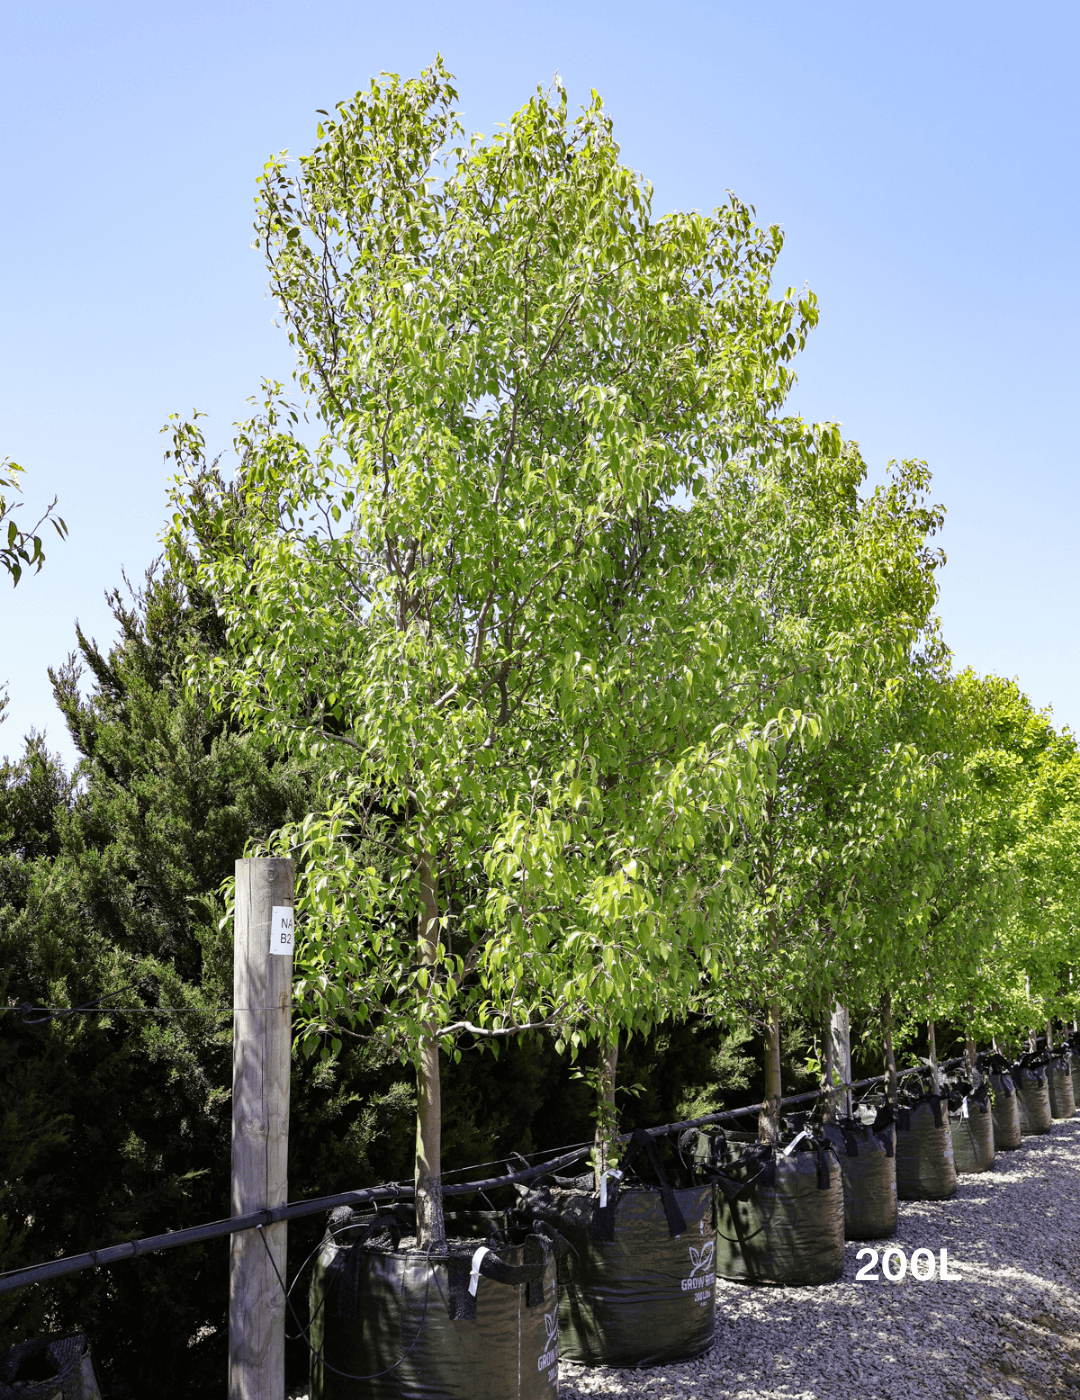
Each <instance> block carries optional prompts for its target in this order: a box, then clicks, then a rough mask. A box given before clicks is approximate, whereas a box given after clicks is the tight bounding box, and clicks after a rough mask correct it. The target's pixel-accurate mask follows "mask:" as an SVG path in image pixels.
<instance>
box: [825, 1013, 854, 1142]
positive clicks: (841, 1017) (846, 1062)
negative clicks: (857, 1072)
mask: <svg viewBox="0 0 1080 1400" xmlns="http://www.w3.org/2000/svg"><path fill="white" fill-rule="evenodd" d="M829 1033H830V1035H831V1038H832V1045H833V1059H834V1060H835V1062H836V1069H837V1072H838V1074H839V1076H840V1082H841V1084H850V1083H851V1079H852V1075H851V1015H850V1013H849V1012H848V1009H847V1007H846V1006H841V1005H840V1004H839V1002H838V1003H837V1004H836V1006H835V1007H834V1008H833V1013H832V1016H831V1017H830V1019H829ZM837 1098H838V1100H839V1104H840V1108H841V1110H842V1111H843V1113H844V1116H845V1117H847V1118H850V1117H851V1090H850V1089H841V1090H840V1091H839V1093H838V1095H837Z"/></svg>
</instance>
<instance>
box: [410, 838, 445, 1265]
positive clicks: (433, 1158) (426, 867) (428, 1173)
mask: <svg viewBox="0 0 1080 1400" xmlns="http://www.w3.org/2000/svg"><path fill="white" fill-rule="evenodd" d="M420 904H421V914H420V936H419V939H418V948H419V961H420V965H421V967H433V966H434V964H435V957H436V953H437V951H438V946H439V889H438V885H437V884H436V880H435V875H434V872H433V869H432V862H431V857H430V856H429V855H428V854H427V852H425V853H424V855H423V856H422V857H421V860H420ZM427 1029H429V1030H430V1031H431V1032H433V1031H434V1026H433V1025H432V1026H430V1027H428V1028H427ZM414 1182H415V1186H416V1237H417V1244H418V1245H419V1246H420V1248H421V1249H426V1248H427V1247H428V1246H429V1245H435V1246H437V1247H438V1246H442V1245H444V1244H445V1243H446V1221H445V1220H444V1218H443V1193H442V1087H441V1084H440V1080H439V1042H438V1039H437V1038H436V1036H435V1035H434V1034H429V1035H427V1036H426V1037H425V1039H424V1040H423V1041H422V1043H421V1045H420V1055H419V1059H418V1060H417V1065H416V1168H415V1176H414Z"/></svg>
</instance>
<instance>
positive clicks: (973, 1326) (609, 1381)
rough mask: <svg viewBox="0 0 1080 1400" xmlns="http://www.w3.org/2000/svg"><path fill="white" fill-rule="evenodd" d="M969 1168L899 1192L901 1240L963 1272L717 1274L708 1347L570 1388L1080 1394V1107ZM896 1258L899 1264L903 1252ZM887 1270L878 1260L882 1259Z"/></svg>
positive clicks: (929, 1396) (852, 1248)
mask: <svg viewBox="0 0 1080 1400" xmlns="http://www.w3.org/2000/svg"><path fill="white" fill-rule="evenodd" d="M995 1168H996V1169H995V1170H994V1171H992V1172H984V1173H982V1174H981V1175H979V1176H961V1177H960V1178H959V1186H958V1189H957V1193H956V1196H955V1197H954V1198H953V1199H952V1200H951V1201H945V1202H941V1203H935V1202H930V1201H926V1202H914V1201H912V1202H901V1204H900V1226H899V1229H898V1230H897V1233H896V1235H895V1236H894V1238H893V1239H891V1240H886V1241H881V1242H879V1247H881V1246H888V1245H897V1246H900V1247H901V1248H903V1249H905V1250H906V1251H907V1254H908V1256H909V1257H910V1256H911V1254H912V1252H913V1251H914V1250H916V1249H919V1248H921V1247H925V1248H927V1249H930V1250H932V1251H933V1253H934V1255H935V1258H936V1257H938V1255H939V1251H940V1250H941V1248H942V1247H943V1246H944V1247H945V1248H947V1250H948V1257H949V1270H950V1272H951V1273H958V1274H959V1275H960V1280H959V1281H958V1282H943V1281H941V1280H940V1279H939V1278H938V1277H937V1276H936V1275H935V1277H934V1279H933V1280H931V1281H928V1282H920V1281H918V1280H916V1279H914V1278H912V1276H911V1273H910V1271H909V1272H908V1274H907V1276H906V1277H905V1278H904V1279H903V1281H902V1282H899V1283H888V1282H885V1281H882V1282H880V1283H869V1282H856V1280H855V1274H856V1271H857V1270H858V1269H859V1268H861V1267H862V1266H863V1265H864V1264H865V1263H866V1262H867V1260H866V1258H865V1257H864V1258H863V1259H861V1260H859V1261H858V1263H857V1262H856V1258H855V1256H856V1254H857V1252H858V1250H859V1248H860V1245H858V1244H857V1243H854V1242H852V1243H849V1245H848V1247H847V1251H846V1257H845V1260H844V1274H843V1277H842V1278H841V1279H839V1280H838V1281H837V1282H836V1283H834V1284H828V1285H826V1286H824V1287H819V1288H749V1287H746V1286H745V1285H740V1284H733V1283H726V1282H724V1281H720V1283H719V1284H718V1286H717V1327H716V1338H715V1341H714V1344H713V1347H712V1350H711V1351H709V1352H708V1353H707V1354H706V1355H705V1356H703V1357H701V1358H699V1359H698V1360H697V1361H690V1362H687V1363H685V1364H683V1365H679V1366H662V1367H657V1368H656V1369H655V1370H651V1371H613V1370H607V1369H606V1368H598V1369H588V1368H586V1367H582V1366H574V1365H570V1364H568V1363H566V1362H564V1363H563V1365H562V1367H561V1368H560V1388H559V1391H560V1396H561V1397H563V1400H578V1397H584V1396H590V1397H591V1396H620V1397H648V1400H691V1397H694V1400H848V1397H851V1398H852V1400H855V1397H857V1400H909V1397H916V1396H917V1397H919V1400H969V1397H970V1400H1044V1397H1049V1396H1055V1397H1056V1396H1069V1397H1080V1118H1074V1119H1072V1120H1070V1121H1067V1122H1060V1123H1055V1124H1054V1128H1053V1132H1052V1133H1051V1134H1050V1135H1049V1136H1048V1137H1028V1138H1025V1139H1024V1141H1023V1145H1022V1146H1021V1147H1020V1148H1018V1149H1017V1150H1016V1151H1015V1152H1003V1153H1001V1154H999V1156H998V1158H997V1161H996V1163H995ZM890 1267H891V1268H892V1269H893V1271H894V1272H895V1271H896V1269H897V1266H896V1264H895V1263H893V1264H891V1265H890ZM878 1272H879V1273H880V1269H879V1270H878Z"/></svg>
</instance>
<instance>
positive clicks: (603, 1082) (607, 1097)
mask: <svg viewBox="0 0 1080 1400" xmlns="http://www.w3.org/2000/svg"><path fill="white" fill-rule="evenodd" d="M618 1072H619V1038H618V1036H616V1037H615V1039H614V1040H613V1041H612V1042H611V1043H610V1044H609V1045H608V1047H607V1049H606V1050H602V1051H601V1053H600V1086H599V1087H600V1092H599V1095H598V1096H597V1102H596V1132H595V1134H594V1136H593V1170H594V1171H595V1173H596V1189H597V1190H598V1191H599V1190H600V1175H601V1173H602V1172H607V1171H610V1170H611V1169H612V1167H613V1166H614V1165H615V1163H616V1162H617V1160H618V1153H617V1150H616V1147H615V1129H616V1127H617V1123H616V1120H615V1084H616V1078H617V1075H618Z"/></svg>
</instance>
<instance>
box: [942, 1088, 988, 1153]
mask: <svg viewBox="0 0 1080 1400" xmlns="http://www.w3.org/2000/svg"><path fill="white" fill-rule="evenodd" d="M949 1128H950V1130H951V1133H952V1146H953V1165H954V1166H955V1167H956V1172H957V1175H965V1174H970V1173H975V1172H987V1171H989V1170H990V1168H991V1167H992V1166H993V1165H994V1115H993V1112H992V1111H991V1108H990V1090H989V1087H988V1086H987V1085H986V1084H985V1083H984V1084H983V1085H981V1086H980V1087H979V1088H978V1089H974V1090H973V1089H972V1088H971V1086H970V1085H967V1084H964V1085H958V1086H957V1087H956V1088H955V1089H954V1091H953V1092H952V1093H950V1095H949Z"/></svg>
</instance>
